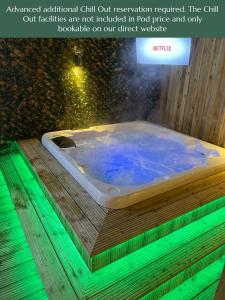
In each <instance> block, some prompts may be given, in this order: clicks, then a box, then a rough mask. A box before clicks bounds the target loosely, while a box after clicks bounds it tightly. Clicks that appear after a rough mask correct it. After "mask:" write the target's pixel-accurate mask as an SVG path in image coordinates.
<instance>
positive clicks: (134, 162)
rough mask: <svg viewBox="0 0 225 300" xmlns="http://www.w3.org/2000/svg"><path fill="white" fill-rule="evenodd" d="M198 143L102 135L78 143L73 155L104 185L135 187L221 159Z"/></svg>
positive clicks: (125, 134)
mask: <svg viewBox="0 0 225 300" xmlns="http://www.w3.org/2000/svg"><path fill="white" fill-rule="evenodd" d="M195 141H196V142H195V143H194V144H193V143H192V144H191V146H190V145H189V144H185V143H181V142H177V141H175V140H172V139H168V138H165V137H158V136H156V135H153V134H149V133H141V132H138V133H133V132H113V133H107V134H103V133H102V134H97V135H96V136H94V137H92V138H88V139H85V138H84V139H79V140H76V142H77V148H76V150H75V152H74V153H71V154H70V155H71V156H72V157H73V158H74V159H75V160H76V161H77V162H78V164H79V165H81V166H82V167H84V168H85V173H87V174H89V175H91V176H93V177H95V178H96V179H98V180H100V181H103V182H105V183H108V184H112V185H119V186H134V185H142V184H147V183H150V182H153V181H155V180H157V179H164V180H166V179H169V178H171V177H172V176H174V175H176V174H179V173H183V172H185V171H189V170H191V169H194V168H196V167H199V166H206V165H207V163H208V158H209V157H216V156H219V154H218V152H217V151H214V150H209V149H206V148H205V147H203V145H202V144H201V143H200V141H198V140H195Z"/></svg>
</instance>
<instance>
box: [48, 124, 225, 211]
mask: <svg viewBox="0 0 225 300" xmlns="http://www.w3.org/2000/svg"><path fill="white" fill-rule="evenodd" d="M133 135H134V137H135V138H134V144H133V147H134V148H135V147H137V143H138V136H140V138H142V140H141V142H140V143H145V142H147V143H148V141H146V140H148V136H149V137H150V138H151V137H153V140H154V138H155V141H158V142H157V143H156V144H159V145H151V147H152V149H153V147H155V148H156V149H157V147H159V151H161V150H162V151H165V152H164V153H165V154H166V155H167V153H168V151H170V150H168V151H167V149H164V150H163V149H162V147H163V146H161V140H160V139H162V141H164V140H165V139H166V140H167V141H169V140H170V141H171V143H174V142H175V143H176V145H178V144H179V145H185V147H187V148H190V149H192V148H193V149H194V148H195V147H196V146H197V147H198V148H199V147H200V148H199V149H201V151H203V152H205V153H208V152H209V153H208V154H207V155H208V157H207V162H206V161H205V160H204V163H203V164H202V165H201V164H200V165H198V161H197V160H196V159H195V158H194V161H195V162H196V163H197V165H196V166H194V167H193V168H192V169H190V170H186V171H184V172H181V171H179V172H178V173H176V172H175V171H174V172H175V173H172V174H169V175H167V174H163V176H161V175H159V176H158V175H157V176H158V178H155V179H154V180H151V181H149V182H145V180H147V179H145V177H143V174H148V172H147V171H148V170H147V171H146V166H144V167H143V166H141V164H142V159H140V158H139V160H140V169H141V168H142V171H143V172H144V173H143V172H142V173H141V176H142V177H143V182H144V184H141V183H140V182H139V183H138V184H135V182H133V181H132V180H133V177H134V180H137V181H140V180H139V179H140V178H139V176H138V166H137V165H135V164H134V168H136V173H137V174H134V171H133V170H131V173H132V172H133V173H132V174H130V175H132V176H130V177H131V181H130V182H131V184H127V182H128V183H129V180H130V177H129V174H126V173H122V175H121V176H120V177H118V176H117V177H118V178H117V177H115V178H112V183H111V182H110V180H111V179H110V178H109V179H108V178H107V179H106V180H105V179H104V178H103V180H101V179H99V178H101V174H100V173H99V170H100V169H101V168H102V166H100V167H99V168H98V165H96V163H98V161H99V163H100V164H101V155H102V153H103V154H104V149H106V151H108V152H106V153H109V155H111V154H112V155H113V153H111V152H110V151H111V150H110V149H112V151H115V149H116V151H117V149H120V147H122V148H121V149H123V145H120V144H119V141H118V140H116V144H115V136H118V137H120V136H122V143H124V147H125V148H124V149H125V150H124V151H122V150H121V157H123V156H124V155H125V158H127V157H128V158H129V153H127V151H128V150H127V149H131V153H132V155H133V158H134V160H135V159H136V157H135V155H134V153H135V152H134V153H133V149H132V141H133V138H132V136H133ZM57 136H66V137H70V138H72V139H74V141H75V142H76V144H77V147H76V148H75V147H71V148H67V149H63V148H59V147H58V146H56V145H55V143H53V142H52V140H51V139H52V138H54V137H57ZM129 137H130V140H129ZM145 137H146V138H145ZM126 138H127V139H128V141H127V140H126ZM102 140H103V141H104V142H102ZM42 144H43V145H44V146H45V147H46V148H47V149H48V151H49V152H50V153H51V154H52V155H53V156H54V157H55V158H56V159H57V160H58V161H59V163H60V164H61V165H62V166H63V167H64V168H65V169H66V170H67V171H68V172H69V173H70V174H71V175H72V176H73V177H74V178H75V180H76V181H78V182H79V183H80V185H81V186H82V187H83V188H84V189H85V190H86V191H87V192H88V193H89V194H90V195H91V196H92V197H93V199H94V200H95V201H96V202H97V203H99V204H100V205H101V206H104V207H107V208H112V209H119V208H124V207H128V206H130V205H133V204H135V203H138V202H140V201H143V200H146V199H150V198H151V197H153V196H156V195H158V194H161V193H164V192H166V191H169V190H171V189H172V188H176V187H179V186H182V185H185V184H188V183H191V182H194V181H196V180H198V179H201V178H204V177H206V176H209V175H211V174H215V173H217V172H218V171H221V170H224V169H225V149H223V148H221V147H218V146H215V145H213V144H209V143H206V142H204V141H201V140H198V139H195V138H192V137H189V136H187V135H184V134H181V133H178V132H175V131H173V130H170V129H167V128H164V127H161V126H158V125H155V124H152V123H149V122H144V121H135V122H127V123H119V124H112V125H103V126H96V127H90V128H88V129H84V130H64V131H56V132H50V133H46V134H44V135H43V137H42ZM146 145H147V146H148V144H146V143H145V146H146ZM179 145H178V148H179V147H180V146H179ZM110 147H111V148H110ZM182 147H183V146H181V148H182ZM172 148H173V147H172ZM113 149H114V150H113ZM137 149H139V150H140V149H141V145H140V146H139V148H137ZM182 149H183V148H182ZM202 149H203V150H202ZM204 149H205V150H204ZM89 150H90V151H91V152H90V155H89ZM118 151H119V150H118ZM172 151H173V149H172ZM207 151H208V152H207ZM123 152H124V153H123ZM125 152H126V153H125ZM128 152H129V151H128ZM92 153H96V154H92ZM98 153H100V154H99V155H100V157H98V155H97V154H98ZM168 154H169V153H168ZM82 155H84V157H83V156H82ZM85 155H86V156H85ZM88 155H89V157H90V162H91V163H92V169H91V163H90V164H89V158H88ZM95 155H96V157H95ZM116 155H117V156H116V157H118V159H116V160H115V164H116V166H117V168H120V165H119V159H120V153H117V154H116ZM185 155H186V154H185ZM198 155H199V154H198ZM103 156H104V160H105V162H107V156H105V155H103ZM156 156H157V151H156ZM76 157H78V158H79V159H80V158H81V159H82V158H83V159H84V161H82V163H80V160H76ZM186 158H187V160H188V157H187V156H186ZM109 159H111V156H110V157H109ZM144 159H145V160H144V161H145V162H146V158H144ZM157 159H158V158H157ZM163 159H164V158H163ZM182 159H183V160H185V158H182ZM204 159H205V156H204ZM164 160H165V159H164ZM124 161H125V164H127V162H126V159H125V160H123V162H122V163H124ZM201 161H202V160H201ZM147 162H148V160H147ZM93 163H94V166H95V169H93ZM111 163H112V162H111ZM130 163H131V164H132V161H131V162H130ZM157 164H158V165H155V162H153V167H152V166H150V167H151V168H152V169H151V170H152V171H153V173H154V168H155V171H156V172H158V169H160V168H161V167H162V170H163V172H164V170H167V169H168V170H169V168H168V166H167V165H166V164H164V165H163V164H160V162H157ZM96 166H97V167H96ZM155 166H156V167H155ZM157 166H159V167H157ZM103 167H104V165H103ZM111 167H112V166H111ZM143 168H144V169H143ZM170 168H171V164H170ZM98 169H99V170H98ZM115 169H116V168H115ZM134 170H135V169H134ZM111 171H112V172H111V173H112V174H113V171H114V170H113V168H112V170H111ZM169 171H170V170H169ZM123 172H124V170H123ZM111 173H110V174H111ZM127 173H129V172H127ZM93 174H97V175H96V176H95V175H94V176H93ZM106 174H107V172H106ZM160 174H161V173H160ZM123 175H124V176H123ZM127 176H128V177H127ZM141 176H140V177H141ZM112 177H113V176H112ZM123 178H124V179H123ZM124 180H125V181H126V183H125V184H123V181H124ZM115 182H116V183H115ZM149 201H150V200H149Z"/></svg>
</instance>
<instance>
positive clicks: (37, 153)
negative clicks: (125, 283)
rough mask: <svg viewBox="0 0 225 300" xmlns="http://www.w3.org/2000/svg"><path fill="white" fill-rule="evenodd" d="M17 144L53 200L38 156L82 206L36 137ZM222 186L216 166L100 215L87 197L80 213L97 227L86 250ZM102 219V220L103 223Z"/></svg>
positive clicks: (174, 213) (143, 227)
mask: <svg viewBox="0 0 225 300" xmlns="http://www.w3.org/2000/svg"><path fill="white" fill-rule="evenodd" d="M19 145H20V147H21V148H22V150H23V151H24V153H25V154H26V155H27V157H28V159H29V160H30V162H31V164H32V165H33V166H34V168H35V169H36V171H37V173H38V175H39V176H40V177H41V178H42V180H43V182H44V184H45V185H46V187H47V189H48V190H49V191H50V192H51V194H52V196H53V198H54V199H55V201H56V202H57V196H55V195H54V192H53V191H52V188H51V185H50V184H49V183H48V181H47V180H46V178H44V176H43V174H42V171H43V168H40V167H38V165H37V160H38V161H39V162H40V161H41V162H42V164H43V165H46V166H47V167H46V168H47V169H48V170H50V171H51V172H52V174H53V176H54V177H55V178H56V179H57V181H60V184H61V186H62V187H63V188H64V191H65V193H69V194H70V196H71V197H72V198H73V201H74V202H76V203H77V205H78V206H79V207H81V205H82V204H81V203H83V205H84V206H85V204H84V202H83V200H84V199H83V198H82V195H83V194H82V193H80V190H83V188H82V187H81V186H80V185H79V184H78V183H77V182H76V181H75V180H74V179H73V178H72V177H71V175H70V174H69V173H68V172H67V171H66V170H65V169H64V168H63V167H62V166H61V165H60V164H59V163H58V162H57V160H56V159H55V158H54V157H53V156H52V155H51V154H50V153H48V151H47V150H46V149H45V148H44V147H43V146H42V145H41V143H40V141H38V140H37V139H30V140H24V141H20V142H19ZM56 184H57V182H56ZM71 187H72V188H71ZM224 190H225V171H224V170H218V173H217V174H214V175H210V176H207V177H206V178H203V179H199V180H196V181H195V182H193V183H191V184H186V185H184V186H182V187H180V188H176V189H172V190H171V191H169V192H167V193H164V194H161V195H159V196H156V197H151V198H150V199H149V200H145V201H142V202H140V203H137V204H135V205H133V206H130V207H127V208H124V209H119V210H112V209H108V210H107V212H106V211H105V213H106V215H105V217H104V214H103V215H100V218H99V215H98V216H97V210H96V209H91V207H93V205H94V207H98V206H96V203H95V201H94V200H93V199H92V198H90V197H89V198H88V201H91V202H92V204H91V205H92V206H90V204H88V205H89V206H87V207H86V209H85V207H84V206H83V207H81V208H82V212H83V214H84V215H85V216H87V219H89V220H90V221H91V220H94V221H91V222H93V223H95V222H97V223H95V224H94V226H95V227H96V228H97V230H98V234H97V236H96V235H95V236H94V237H93V238H92V243H93V242H94V243H95V244H94V247H93V249H92V251H91V252H90V251H89V250H88V252H89V253H90V255H91V256H95V255H97V254H99V253H101V252H103V251H104V250H107V249H109V248H111V247H114V246H117V245H119V244H120V243H122V242H124V241H127V240H129V239H131V238H133V237H135V236H137V235H139V234H142V233H143V232H145V231H147V230H149V229H151V228H154V227H157V226H159V225H161V224H163V223H165V222H167V221H169V220H171V219H174V218H176V217H179V216H180V215H182V214H185V213H187V212H189V211H191V210H193V209H195V208H198V207H199V206H202V205H204V204H207V203H209V202H210V201H212V200H214V199H216V198H218V197H221V196H224V195H225V192H224ZM77 195H79V196H77ZM87 197H88V196H87ZM85 198H86V196H85ZM85 203H86V202H85ZM62 210H63V208H62ZM64 216H65V219H66V220H67V222H69V219H70V214H64ZM103 219H104V220H103ZM96 220H99V221H96ZM62 221H63V220H62ZM79 222H80V221H79ZM79 222H78V223H79ZM101 222H103V224H102V225H101ZM76 230H77V231H76V234H77V235H78V237H80V235H81V234H79V231H80V229H77V226H76ZM141 245H142V242H141V243H140V246H141ZM125 252H126V251H125ZM127 252H129V249H127ZM112 255H114V254H112ZM106 258H107V255H106ZM97 263H98V262H97Z"/></svg>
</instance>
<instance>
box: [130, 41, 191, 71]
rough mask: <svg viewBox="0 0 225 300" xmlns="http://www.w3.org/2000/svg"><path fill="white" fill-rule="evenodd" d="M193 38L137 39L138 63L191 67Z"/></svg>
mask: <svg viewBox="0 0 225 300" xmlns="http://www.w3.org/2000/svg"><path fill="white" fill-rule="evenodd" d="M191 41H192V39H191V38H136V53H137V63H139V64H151V65H189V61H190V53H191Z"/></svg>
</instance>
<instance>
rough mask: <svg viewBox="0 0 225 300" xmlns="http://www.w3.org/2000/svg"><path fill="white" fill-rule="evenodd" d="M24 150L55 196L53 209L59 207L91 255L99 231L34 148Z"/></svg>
mask: <svg viewBox="0 0 225 300" xmlns="http://www.w3.org/2000/svg"><path fill="white" fill-rule="evenodd" d="M23 150H24V151H26V152H25V154H26V155H27V156H28V157H29V158H30V159H31V161H32V163H33V166H34V167H35V169H36V170H37V172H38V174H39V176H40V178H41V179H42V181H43V183H44V184H45V185H46V187H47V189H48V190H49V192H50V193H51V195H52V196H53V198H54V201H53V208H55V206H57V208H56V212H58V211H59V209H58V208H60V211H61V213H62V214H63V216H64V217H63V218H64V219H65V220H66V221H67V223H68V225H70V226H71V227H72V228H73V230H74V232H75V234H76V235H77V236H78V237H79V239H80V241H81V242H82V244H83V245H84V246H85V247H86V249H87V251H88V252H89V253H91V251H92V248H93V246H94V244H95V240H96V238H97V236H98V231H97V229H96V228H95V226H93V224H92V223H91V222H90V220H89V219H88V218H87V216H86V215H85V214H84V213H83V211H82V210H81V209H80V207H79V206H78V205H77V204H76V202H75V200H74V199H73V198H72V197H71V196H70V195H69V193H68V192H67V191H66V190H65V189H64V187H63V186H62V184H61V183H60V182H59V181H58V179H57V178H56V177H55V176H54V175H53V173H52V172H51V170H50V169H49V168H48V166H47V165H46V163H45V162H43V160H42V159H41V158H40V157H39V156H38V154H37V153H36V152H35V151H34V150H33V148H32V147H31V146H30V145H29V144H28V145H24V146H23ZM18 159H19V158H18ZM31 193H32V190H31ZM59 217H60V219H61V218H62V217H61V215H60V214H59ZM62 221H63V220H62ZM72 238H73V237H72Z"/></svg>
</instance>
